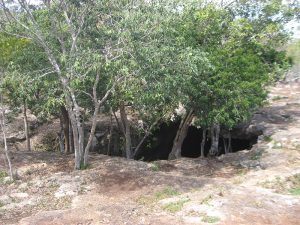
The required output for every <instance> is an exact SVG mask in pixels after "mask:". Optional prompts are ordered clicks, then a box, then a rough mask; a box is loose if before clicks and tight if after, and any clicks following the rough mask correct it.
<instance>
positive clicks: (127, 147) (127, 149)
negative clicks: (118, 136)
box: [120, 101, 133, 159]
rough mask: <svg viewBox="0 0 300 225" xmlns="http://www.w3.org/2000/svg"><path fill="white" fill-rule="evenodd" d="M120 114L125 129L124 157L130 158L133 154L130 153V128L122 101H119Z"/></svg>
mask: <svg viewBox="0 0 300 225" xmlns="http://www.w3.org/2000/svg"><path fill="white" fill-rule="evenodd" d="M120 116H121V121H122V124H123V128H124V131H125V152H126V158H127V159H132V157H133V154H132V150H131V130H130V123H129V121H128V118H127V114H126V110H125V104H124V101H121V102H120Z"/></svg>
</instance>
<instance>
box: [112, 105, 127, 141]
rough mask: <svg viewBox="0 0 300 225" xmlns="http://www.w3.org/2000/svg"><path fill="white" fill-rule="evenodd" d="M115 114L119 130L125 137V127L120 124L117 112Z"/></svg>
mask: <svg viewBox="0 0 300 225" xmlns="http://www.w3.org/2000/svg"><path fill="white" fill-rule="evenodd" d="M113 114H114V117H115V120H116V122H117V124H118V128H119V130H120V132H122V133H123V135H124V136H125V131H124V127H123V125H121V124H120V122H119V120H118V117H117V115H116V112H114V111H113Z"/></svg>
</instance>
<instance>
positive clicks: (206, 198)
mask: <svg viewBox="0 0 300 225" xmlns="http://www.w3.org/2000/svg"><path fill="white" fill-rule="evenodd" d="M212 199H213V196H212V195H208V196H207V197H205V198H204V199H203V200H202V201H200V204H201V205H202V204H205V205H209V202H210V201H211V200H212Z"/></svg>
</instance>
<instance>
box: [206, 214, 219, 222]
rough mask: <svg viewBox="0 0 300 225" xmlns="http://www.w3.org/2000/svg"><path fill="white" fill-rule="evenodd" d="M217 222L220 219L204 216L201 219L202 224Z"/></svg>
mask: <svg viewBox="0 0 300 225" xmlns="http://www.w3.org/2000/svg"><path fill="white" fill-rule="evenodd" d="M219 221H220V218H219V217H216V216H208V215H205V216H203V217H202V222H204V223H217V222H219Z"/></svg>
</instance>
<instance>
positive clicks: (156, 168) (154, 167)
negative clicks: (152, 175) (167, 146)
mask: <svg viewBox="0 0 300 225" xmlns="http://www.w3.org/2000/svg"><path fill="white" fill-rule="evenodd" d="M151 164H152V165H151V167H150V169H151V170H152V171H154V172H157V171H159V170H160V168H159V165H158V164H157V163H155V162H154V163H151Z"/></svg>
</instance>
